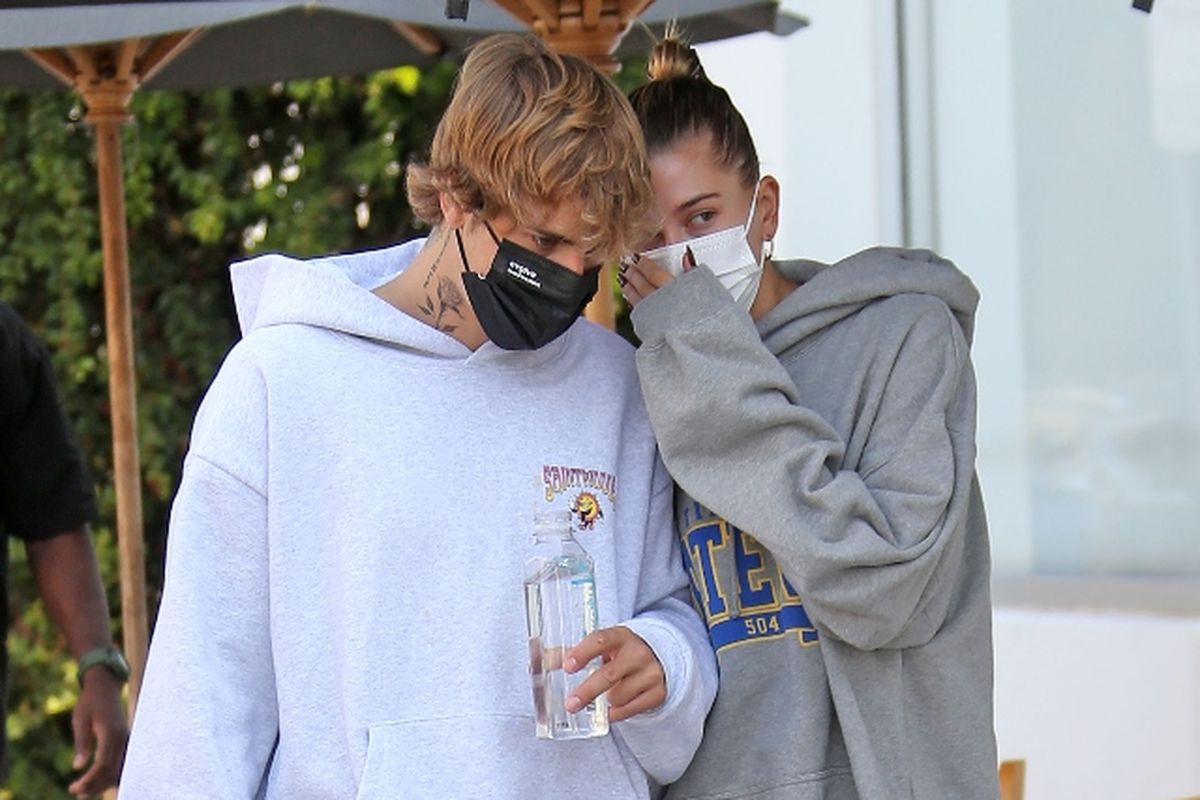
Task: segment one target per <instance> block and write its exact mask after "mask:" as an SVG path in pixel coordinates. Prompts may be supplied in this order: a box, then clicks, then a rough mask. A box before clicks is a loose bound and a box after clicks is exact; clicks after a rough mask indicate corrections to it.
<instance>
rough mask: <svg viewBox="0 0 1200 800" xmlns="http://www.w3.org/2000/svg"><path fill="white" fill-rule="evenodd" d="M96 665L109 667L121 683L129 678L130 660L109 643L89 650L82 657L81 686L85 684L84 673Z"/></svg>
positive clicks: (80, 663)
mask: <svg viewBox="0 0 1200 800" xmlns="http://www.w3.org/2000/svg"><path fill="white" fill-rule="evenodd" d="M96 666H104V667H107V668H108V671H109V672H111V673H112V674H113V676H114V677H116V679H117V680H119V681H121V683H124V682H125V681H127V680H129V662H128V661H126V660H125V656H124V655H122V654H121V651H120V650H118V649H117V648H115V647H113V646H112V645H109V646H108V647H97V648H95V649H94V650H88V651H87V652H86V653H84V654H83V655H82V656H81V657H80V659H79V685H80V686H81V687H82V686H83V673H85V672H87V671H88V670H89V669H91V668H92V667H96Z"/></svg>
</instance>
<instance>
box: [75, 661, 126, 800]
mask: <svg viewBox="0 0 1200 800" xmlns="http://www.w3.org/2000/svg"><path fill="white" fill-rule="evenodd" d="M71 728H72V730H73V731H74V734H75V760H74V762H73V763H72V764H71V766H72V768H74V769H76V770H81V769H84V768H85V767H86V768H87V771H86V772H84V773H83V774H82V775H80V776H79V777H78V778H77V779H76V780H75V782H74V783H72V784H71V785H70V786H69V787H68V790H69V791H70V792H71V794H73V795H75V796H76V797H81V798H82V797H90V796H92V795H98V794H100V793H101V792H103V791H104V790H106V789H109V788H111V787H113V786H116V785H117V781H118V779H119V778H120V777H121V765H122V763H123V762H124V760H125V743H126V741H127V740H128V739H129V723H128V722H127V721H126V719H125V707H124V705H122V703H121V683H120V681H118V680H117V679H116V677H114V676H113V674H112V673H111V672H109V671H108V670H107V669H105V668H104V667H102V666H96V667H92V668H91V669H89V670H88V671H87V672H85V673H84V675H83V688H82V689H81V690H80V692H79V702H78V703H76V704H75V711H74V712H73V713H72V714H71Z"/></svg>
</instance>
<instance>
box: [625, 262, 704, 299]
mask: <svg viewBox="0 0 1200 800" xmlns="http://www.w3.org/2000/svg"><path fill="white" fill-rule="evenodd" d="M693 266H695V260H694V259H693V258H692V252H691V250H688V251H687V254H686V255H685V256H684V260H683V270H684V272H686V271H688V270H690V269H692V268H693ZM617 280H618V282H619V283H620V284H621V296H622V297H624V298H625V302H627V303H629V305H630V306H631V307H632V306H636V305H637V304H638V303H640V302H642V300H643V298H645V297H646V296H647V295H648V294H650V293H651V292H653V291H654V290H655V289H660V288H662V287H663V286H666V285H667V284H668V283H670V282H671V281H672V280H674V276H673V275H671V273H670V272H668V271H667V270H665V269H663V267H662V266H661V265H660V264H659V263H658V262H657V261H654V260H653V259H650V258H646V257H645V256H641V255H638V254H636V253H635V254H633V255H630V256H626V257H625V258H623V259H621V266H620V268H619V270H618V272H617Z"/></svg>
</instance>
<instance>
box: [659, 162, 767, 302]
mask: <svg viewBox="0 0 1200 800" xmlns="http://www.w3.org/2000/svg"><path fill="white" fill-rule="evenodd" d="M759 185H760V184H755V185H754V198H753V199H752V200H751V201H750V213H749V214H748V215H747V217H746V222H745V224H743V225H734V226H733V227H732V228H726V229H724V230H720V231H716V232H714V233H709V234H706V235H704V236H698V237H696V238H695V239H688V240H687V241H683V242H676V243H675V244H669V245H667V246H666V247H658V248H655V249H654V250H647V251H645V252H644V253H642V256H644V257H645V258H651V259H654V260H655V261H656V262H658V263H659V264H660V265H662V267H663V268H664V269H666V270H667V271H668V272H670V273H671V274H672V275H675V276H679V275H681V274H682V273H683V259H684V255H685V251H686V250H688V249H689V248H690V249H691V251H692V255H693V256H694V257H695V259H696V265H697V266H699V265H701V264H703V265H704V266H706V267H708V268H709V269H710V270H712V272H713V274H714V275H716V276H717V280H719V281H720V282H721V285H722V286H724V287H725V288H726V289H728V290H729V293H730V294H731V295H733V299H734V301H735V302H736V303H737V304H738V305H739V306H741V307H742V309H743V310H745V311H749V310H750V306H751V305H753V303H754V297H755V296H756V295H757V294H758V285H759V282H760V281H761V280H762V270H763V261H762V257H761V256H760V257H759V258H755V257H754V251H753V250H752V249H750V242H749V241H748V239H747V237H748V236H749V235H750V223H751V222H753V221H754V208H755V206H756V205H757V204H758V187H759ZM759 252H760V253H763V254H765V253H766V248H761V249H760V250H759Z"/></svg>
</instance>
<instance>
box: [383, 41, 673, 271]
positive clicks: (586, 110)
mask: <svg viewBox="0 0 1200 800" xmlns="http://www.w3.org/2000/svg"><path fill="white" fill-rule="evenodd" d="M406 177H407V191H408V201H409V205H410V206H412V209H413V213H414V214H415V215H416V217H417V218H418V219H420V220H422V221H423V222H426V223H428V224H430V225H438V224H440V223H441V222H442V211H441V206H440V203H439V196H440V195H441V194H443V193H445V194H446V195H448V196H449V197H450V198H452V199H453V200H454V201H455V202H456V203H457V204H458V205H460V206H461V207H462V208H464V209H467V210H470V211H474V212H477V213H479V214H480V215H482V216H483V218H485V219H490V218H493V217H495V216H496V215H497V214H499V213H502V212H507V213H508V214H510V215H512V216H513V218H514V219H515V220H516V222H517V224H518V225H522V226H536V225H537V224H538V223H539V222H541V220H540V219H537V218H534V216H533V215H536V214H539V213H545V212H546V210H548V209H552V208H554V207H555V206H557V205H559V204H561V203H563V202H571V203H578V204H579V210H580V215H581V218H582V220H583V222H584V226H585V233H584V234H583V237H582V240H581V241H580V242H579V245H580V247H581V248H582V249H584V250H585V251H589V252H591V253H593V254H594V255H595V256H596V257H597V258H598V259H603V260H612V259H615V258H617V257H619V256H620V255H621V254H623V253H625V252H628V251H630V250H632V249H633V247H634V246H635V245H636V244H638V243H640V242H641V241H643V240H644V239H645V238H647V237H648V236H650V235H652V234H653V232H654V229H655V225H654V223H653V221H652V215H653V213H654V202H653V192H652V189H651V186H650V173H649V168H648V166H647V161H646V152H645V145H644V144H643V138H642V132H641V127H640V126H639V124H638V120H637V117H636V116H635V115H634V113H633V109H632V108H631V107H630V105H629V102H628V101H627V100H626V99H625V97H624V96H623V95H622V94H621V92H620V90H619V89H618V88H617V87H616V85H615V84H614V83H613V82H612V81H611V80H609V79H608V77H606V76H605V75H603V74H601V73H600V72H599V71H598V70H597V69H596V68H595V67H593V66H592V65H591V64H589V63H588V62H587V61H585V60H583V59H582V58H579V57H576V56H571V55H560V54H558V53H555V52H554V51H553V50H551V49H550V48H549V47H548V46H547V45H546V44H545V43H544V42H542V41H541V40H540V39H538V38H537V37H535V36H532V35H522V34H497V35H494V36H490V37H488V38H486V39H484V40H482V41H481V42H480V43H479V44H477V45H476V46H475V47H473V48H472V49H471V51H470V53H469V54H468V56H467V59H466V63H464V64H463V68H462V71H461V72H460V73H459V76H458V80H457V84H456V86H455V89H454V93H453V97H452V98H451V100H450V104H449V106H448V107H447V109H446V113H445V115H444V116H443V117H442V119H441V121H440V122H439V123H438V127H437V131H436V132H435V134H434V137H433V144H432V146H431V148H430V153H429V159H428V161H427V163H424V164H420V163H414V164H410V165H409V167H408V172H407V176H406Z"/></svg>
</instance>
